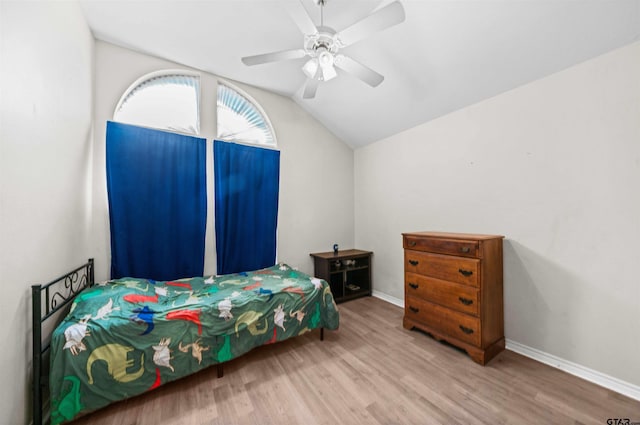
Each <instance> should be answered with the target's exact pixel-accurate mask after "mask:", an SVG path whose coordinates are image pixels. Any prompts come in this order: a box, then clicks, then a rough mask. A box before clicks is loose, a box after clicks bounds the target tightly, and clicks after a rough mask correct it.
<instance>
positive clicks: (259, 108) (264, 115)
mask: <svg viewBox="0 0 640 425" xmlns="http://www.w3.org/2000/svg"><path fill="white" fill-rule="evenodd" d="M220 86H225V87H226V88H228V89H231V90H233V91H235V92H237V93H238V94H239V95H240V96H242V97H244V98H245V99H246V100H247V101H248V102H249V103H250V104H251V106H253V107H254V108H255V109H256V110H257V111H258V112H259V113H260V116H261V117H262V119H263V120H264V122H265V124H266V125H267V128H268V129H269V131H270V132H271V138H272V140H273V144H270V145H267V144H260V143H252V142H247V141H238V140H233V139H224V138H221V137H220V136H219V133H218V128H219V121H218V119H219V115H218V96H219V93H220ZM215 134H216V137H215V140H221V141H223V142H230V143H238V144H241V145H247V146H255V147H259V148H264V149H273V150H280V147H279V145H278V139H277V136H276V131H275V129H274V128H273V124H272V123H271V120H270V119H269V116H268V115H267V113H266V112H265V110H264V108H263V107H262V105H261V104H260V103H259V102H258V101H257V100H256V99H255V98H254V97H253V96H251V95H250V94H249V93H247V92H246V91H245V90H243V89H241V88H240V87H238V86H237V85H235V84H233V83H231V82H229V81H226V80H222V79H218V84H217V87H216V129H215Z"/></svg>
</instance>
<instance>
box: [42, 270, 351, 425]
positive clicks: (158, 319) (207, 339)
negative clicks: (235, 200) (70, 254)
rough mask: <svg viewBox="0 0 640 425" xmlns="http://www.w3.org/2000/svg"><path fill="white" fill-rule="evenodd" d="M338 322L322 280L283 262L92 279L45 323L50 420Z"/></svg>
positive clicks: (69, 416) (59, 420) (334, 326)
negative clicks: (175, 276)
mask: <svg viewBox="0 0 640 425" xmlns="http://www.w3.org/2000/svg"><path fill="white" fill-rule="evenodd" d="M338 324H339V315H338V309H337V308H336V305H335V302H334V300H333V296H332V294H331V291H330V289H329V285H327V283H326V282H325V281H324V280H321V279H317V278H314V277H311V276H309V275H306V274H304V273H302V272H299V271H296V270H293V269H291V267H289V266H287V265H285V264H280V265H276V266H273V267H270V268H267V269H263V270H258V271H254V272H248V273H238V274H231V275H224V276H211V277H209V278H206V277H204V278H202V277H197V278H191V279H180V280H176V281H172V282H158V281H153V280H148V279H133V278H124V279H118V280H112V281H109V282H106V283H103V284H98V285H96V286H93V287H91V288H87V289H85V290H84V291H82V292H81V293H80V294H78V296H77V297H76V299H75V300H74V302H73V304H72V306H71V310H70V312H69V314H68V315H67V317H66V318H65V319H64V320H63V321H62V323H61V324H60V325H59V326H58V327H57V328H56V329H55V331H54V332H53V335H52V339H51V372H50V381H49V382H50V390H51V419H52V421H51V422H52V424H54V425H55V424H59V423H62V422H65V421H68V420H71V419H73V418H75V417H77V416H78V415H79V414H81V413H85V412H89V411H92V410H95V409H99V408H101V407H103V406H106V405H108V404H110V403H112V402H115V401H118V400H123V399H125V398H128V397H132V396H135V395H138V394H141V393H144V392H146V391H149V390H152V389H154V388H157V387H158V386H160V385H161V384H164V383H166V382H170V381H173V380H175V379H178V378H180V377H183V376H186V375H189V374H192V373H194V372H196V371H198V370H201V369H204V368H206V367H208V366H211V365H213V364H217V363H222V362H225V361H227V360H230V359H233V358H235V357H237V356H239V355H241V354H243V353H246V352H247V351H249V350H251V349H252V348H254V347H257V346H260V345H264V344H270V343H274V342H276V341H282V340H284V339H287V338H291V337H293V336H297V335H301V334H303V333H305V332H308V331H310V330H311V329H315V328H320V327H324V328H327V329H337V328H338Z"/></svg>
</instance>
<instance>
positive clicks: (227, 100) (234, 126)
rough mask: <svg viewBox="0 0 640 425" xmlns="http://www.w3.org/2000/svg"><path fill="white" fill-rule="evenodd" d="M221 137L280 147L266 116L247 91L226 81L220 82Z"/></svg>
mask: <svg viewBox="0 0 640 425" xmlns="http://www.w3.org/2000/svg"><path fill="white" fill-rule="evenodd" d="M217 137H218V139H220V140H227V141H233V142H240V143H247V144H252V145H257V146H260V147H271V148H275V147H277V144H276V140H275V136H274V133H273V128H272V127H271V123H270V122H269V120H268V118H267V116H266V115H265V114H264V112H262V110H261V108H260V106H258V104H257V103H256V102H253V101H251V100H250V99H249V96H248V95H245V94H242V93H240V91H239V90H237V89H234V88H231V87H230V86H228V85H226V84H222V83H220V84H219V85H218V136H217Z"/></svg>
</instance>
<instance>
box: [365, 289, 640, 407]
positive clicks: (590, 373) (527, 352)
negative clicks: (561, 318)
mask: <svg viewBox="0 0 640 425" xmlns="http://www.w3.org/2000/svg"><path fill="white" fill-rule="evenodd" d="M372 295H373V296H374V297H376V298H380V299H381V300H384V301H386V302H388V303H391V304H394V305H397V306H398V307H403V308H404V300H402V299H400V298H396V297H392V296H391V295H387V294H385V293H383V292H379V291H375V290H374V291H373V292H372ZM506 348H507V350H511V351H513V352H516V353H518V354H522V355H523V356H526V357H529V358H531V359H533V360H536V361H539V362H540V363H544V364H546V365H549V366H551V367H555V368H556V369H560V370H562V371H564V372H567V373H570V374H571V375H574V376H577V377H578V378H582V379H584V380H585V381H589V382H593V383H594V384H596V385H600V386H601V387H604V388H607V389H610V390H611V391H615V392H617V393H620V394H622V395H625V396H627V397H630V398H633V399H635V400H639V401H640V386H638V385H634V384H631V383H629V382H625V381H623V380H621V379H618V378H614V377H613V376H610V375H607V374H604V373H601V372H598V371H597V370H593V369H589V368H588V367H585V366H582V365H579V364H577V363H573V362H570V361H569V360H565V359H562V358H560V357H557V356H554V355H553V354H549V353H545V352H544V351H540V350H538V349H535V348H531V347H528V346H526V345H524V344H520V343H519V342H516V341H513V340H510V339H507V340H506Z"/></svg>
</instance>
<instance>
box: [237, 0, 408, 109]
mask: <svg viewBox="0 0 640 425" xmlns="http://www.w3.org/2000/svg"><path fill="white" fill-rule="evenodd" d="M314 1H315V2H316V4H317V5H318V6H320V26H318V27H316V25H315V24H314V23H313V21H312V20H311V18H310V17H309V15H308V14H307V11H306V10H305V8H304V6H303V5H302V3H300V1H299V0H296V1H288V2H286V3H284V6H285V8H286V9H287V11H288V12H289V14H290V15H291V17H292V18H293V20H294V22H295V23H296V24H297V25H298V28H300V30H301V31H302V34H304V43H303V47H302V48H301V49H293V50H283V51H278V52H272V53H264V54H261V55H255V56H246V57H244V58H242V62H243V63H244V64H245V65H249V66H252V65H260V64H264V63H269V62H277V61H283V60H291V59H300V58H304V57H309V59H308V60H307V62H305V64H304V65H303V66H302V71H303V72H304V74H305V75H306V76H307V81H306V83H305V86H304V91H303V94H302V97H303V98H304V99H312V98H314V97H315V95H316V90H317V89H318V85H319V84H320V82H321V81H329V80H331V79H333V78H335V77H336V76H337V75H338V74H337V72H336V68H340V69H341V70H343V71H345V72H347V73H348V74H351V75H353V76H355V77H357V78H359V79H360V80H362V81H364V82H365V83H367V84H369V85H370V86H371V87H376V86H378V85H379V84H380V83H382V81H383V80H384V77H383V76H382V75H380V74H378V73H377V72H375V71H374V70H372V69H371V68H369V67H367V66H365V65H363V64H361V63H360V62H357V61H356V60H354V59H352V58H350V57H349V56H345V55H343V54H341V53H339V52H340V49H342V48H344V47H347V46H349V45H351V44H353V43H355V42H357V41H360V40H362V39H364V38H366V37H368V36H370V35H371V34H373V33H375V32H377V31H382V30H385V29H387V28H389V27H392V26H394V25H397V24H399V23H401V22H403V21H404V19H405V14H404V8H403V7H402V4H400V2H399V1H394V2H393V3H390V4H388V5H386V6H385V7H383V8H381V9H379V10H377V11H375V12H373V13H371V14H370V15H369V16H367V17H365V18H363V19H361V20H360V21H358V22H356V23H354V24H352V25H351V26H349V27H347V28H345V29H343V30H342V31H340V32H336V31H335V30H334V29H333V28H330V27H327V26H325V25H324V16H323V8H324V5H325V4H326V2H327V1H328V0H314Z"/></svg>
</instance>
